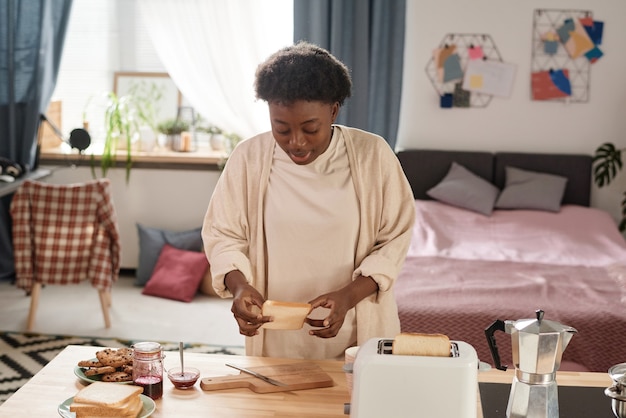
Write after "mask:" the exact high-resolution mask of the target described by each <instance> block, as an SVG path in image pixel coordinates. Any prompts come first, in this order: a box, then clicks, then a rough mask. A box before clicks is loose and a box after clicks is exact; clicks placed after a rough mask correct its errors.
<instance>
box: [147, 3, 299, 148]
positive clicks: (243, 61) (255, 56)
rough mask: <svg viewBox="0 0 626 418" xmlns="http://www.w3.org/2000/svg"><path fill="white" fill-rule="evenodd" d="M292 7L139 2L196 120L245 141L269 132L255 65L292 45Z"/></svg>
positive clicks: (165, 61) (268, 4)
mask: <svg viewBox="0 0 626 418" xmlns="http://www.w3.org/2000/svg"><path fill="white" fill-rule="evenodd" d="M292 3H293V2H292V0H139V13H140V16H141V18H142V19H144V22H145V25H146V27H147V28H148V33H149V35H150V37H151V39H152V41H153V43H154V46H155V49H156V51H157V53H158V55H159V58H160V59H161V61H162V62H163V65H164V66H165V68H166V70H167V72H168V73H169V74H170V76H171V77H172V79H173V80H174V82H175V83H176V85H177V86H178V88H179V89H180V91H181V93H182V95H183V97H185V99H186V100H187V101H188V102H189V104H190V105H191V106H193V107H194V109H195V110H196V111H197V112H198V113H199V114H200V115H202V117H203V118H204V119H205V120H206V121H208V122H210V123H213V124H215V125H217V126H219V127H221V128H223V129H225V130H226V131H229V132H234V133H237V134H239V135H240V136H242V137H243V138H247V137H249V136H252V135H255V134H257V133H259V132H263V131H267V130H269V127H270V125H269V117H268V111H267V105H266V103H265V102H262V101H257V100H256V98H255V94H254V72H255V70H256V67H257V65H258V64H259V63H260V62H261V61H263V60H264V59H266V58H267V57H268V56H269V55H270V54H271V53H272V52H274V51H276V50H278V49H279V48H282V47H284V46H286V45H289V44H291V43H292V42H293V4H292Z"/></svg>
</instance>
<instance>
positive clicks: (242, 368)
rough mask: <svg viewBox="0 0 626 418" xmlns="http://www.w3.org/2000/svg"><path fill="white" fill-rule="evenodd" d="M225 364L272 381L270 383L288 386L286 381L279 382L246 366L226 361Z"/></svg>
mask: <svg viewBox="0 0 626 418" xmlns="http://www.w3.org/2000/svg"><path fill="white" fill-rule="evenodd" d="M225 364H226V365H227V366H228V367H232V368H233V369H237V370H239V371H242V372H244V373H247V374H249V375H252V376H254V377H256V378H259V379H261V380H263V381H265V382H267V383H270V384H272V385H274V386H287V384H286V383H283V382H279V381H278V380H275V379H272V378H271V377H267V376H265V375H263V374H261V373H258V372H255V371H254V370H250V369H246V368H244V367H239V366H235V365H234V364H228V363H225Z"/></svg>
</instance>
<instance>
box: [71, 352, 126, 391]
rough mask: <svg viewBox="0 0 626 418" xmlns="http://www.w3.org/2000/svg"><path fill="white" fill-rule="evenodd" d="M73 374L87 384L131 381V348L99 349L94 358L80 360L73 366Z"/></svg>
mask: <svg viewBox="0 0 626 418" xmlns="http://www.w3.org/2000/svg"><path fill="white" fill-rule="evenodd" d="M74 374H75V375H76V377H78V378H79V379H80V380H81V381H83V382H84V383H87V384H90V383H93V382H113V383H126V384H129V383H133V349H132V348H126V347H124V348H117V349H116V348H105V349H102V350H99V351H97V352H96V357H95V358H91V359H87V360H80V361H79V362H78V364H77V365H76V366H74Z"/></svg>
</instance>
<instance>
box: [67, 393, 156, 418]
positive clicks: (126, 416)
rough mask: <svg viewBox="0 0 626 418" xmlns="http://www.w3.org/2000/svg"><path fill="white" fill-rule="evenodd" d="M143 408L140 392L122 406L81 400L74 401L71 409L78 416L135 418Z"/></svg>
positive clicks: (80, 417)
mask: <svg viewBox="0 0 626 418" xmlns="http://www.w3.org/2000/svg"><path fill="white" fill-rule="evenodd" d="M142 408H143V402H142V401H141V398H140V397H139V394H137V395H136V396H133V397H131V398H130V399H129V400H128V402H125V403H123V404H122V405H120V406H100V405H95V404H87V403H80V402H75V401H74V402H72V403H71V404H70V411H71V412H74V413H75V414H76V418H83V417H84V418H86V417H111V418H112V417H115V418H135V417H136V416H137V414H139V412H140V411H141V409H142Z"/></svg>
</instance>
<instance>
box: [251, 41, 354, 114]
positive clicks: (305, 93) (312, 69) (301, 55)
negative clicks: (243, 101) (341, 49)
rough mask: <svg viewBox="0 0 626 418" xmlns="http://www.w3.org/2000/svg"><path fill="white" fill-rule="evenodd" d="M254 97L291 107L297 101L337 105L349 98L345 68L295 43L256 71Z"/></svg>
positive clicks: (349, 83) (327, 55) (318, 49)
mask: <svg viewBox="0 0 626 418" xmlns="http://www.w3.org/2000/svg"><path fill="white" fill-rule="evenodd" d="M254 87H255V90H256V97H257V98H258V99H261V100H265V101H266V102H268V103H270V102H280V103H285V104H290V103H293V102H295V101H298V100H306V101H319V102H324V103H335V102H339V105H343V102H344V101H345V99H346V98H348V97H350V91H351V89H352V80H351V78H350V71H349V70H348V67H346V65H345V64H344V63H342V62H341V61H339V60H338V59H337V58H335V57H334V56H333V55H332V54H331V53H330V52H328V51H327V50H325V49H324V48H321V47H319V46H317V45H313V44H311V43H309V42H304V41H301V42H298V43H297V44H295V45H291V46H288V47H285V48H283V49H281V50H279V51H277V52H275V53H274V54H272V55H271V56H270V57H269V58H268V59H267V60H266V61H265V62H263V63H261V64H260V65H259V66H258V67H257V70H256V79H255V83H254Z"/></svg>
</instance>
